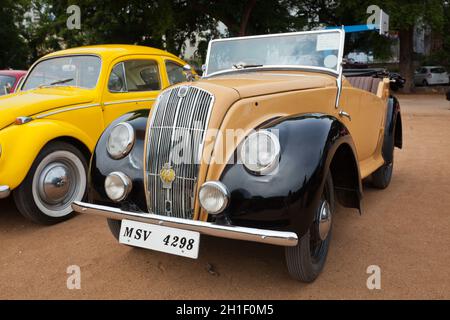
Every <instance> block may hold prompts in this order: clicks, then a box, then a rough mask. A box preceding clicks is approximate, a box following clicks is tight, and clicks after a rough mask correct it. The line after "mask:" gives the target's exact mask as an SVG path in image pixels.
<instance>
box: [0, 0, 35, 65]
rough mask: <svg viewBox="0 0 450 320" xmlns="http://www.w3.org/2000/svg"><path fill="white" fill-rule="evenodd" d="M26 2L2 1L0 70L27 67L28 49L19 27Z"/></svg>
mask: <svg viewBox="0 0 450 320" xmlns="http://www.w3.org/2000/svg"><path fill="white" fill-rule="evenodd" d="M27 2H28V1H22V0H19V1H17V0H16V1H12V0H3V1H2V5H1V8H0V21H1V22H2V23H1V28H0V69H5V68H15V69H24V68H26V67H27V56H28V48H27V45H26V41H25V38H24V37H23V34H22V28H21V25H22V23H23V18H22V17H23V15H24V13H25V11H26V9H27Z"/></svg>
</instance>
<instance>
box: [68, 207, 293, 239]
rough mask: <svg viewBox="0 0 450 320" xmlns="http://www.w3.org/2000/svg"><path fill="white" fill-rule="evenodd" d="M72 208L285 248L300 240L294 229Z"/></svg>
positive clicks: (118, 210)
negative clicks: (248, 226)
mask: <svg viewBox="0 0 450 320" xmlns="http://www.w3.org/2000/svg"><path fill="white" fill-rule="evenodd" d="M72 208H73V210H74V211H76V212H78V213H88V214H95V215H99V216H102V217H105V218H109V219H113V220H132V221H138V222H143V223H149V224H156V225H160V226H166V227H171V228H177V229H183V230H190V231H196V232H200V233H201V234H206V235H209V236H214V237H219V238H227V239H236V240H244V241H252V242H260V243H266V244H273V245H277V246H284V247H293V246H296V245H297V243H298V237H297V235H296V234H295V233H293V232H282V231H272V230H262V229H254V228H245V227H233V226H222V225H217V224H213V223H209V222H203V221H195V220H185V219H180V218H172V217H166V216H159V215H155V214H143V213H135V212H128V211H122V210H120V209H117V208H112V207H106V206H99V205H95V204H88V203H83V202H74V203H73V204H72Z"/></svg>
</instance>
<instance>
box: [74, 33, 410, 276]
mask: <svg viewBox="0 0 450 320" xmlns="http://www.w3.org/2000/svg"><path fill="white" fill-rule="evenodd" d="M344 37H345V34H344V32H343V31H341V30H332V31H315V32H304V33H292V34H282V35H269V36H261V37H245V38H235V39H226V40H215V41H213V42H212V43H211V44H210V48H209V55H208V59H207V67H206V75H204V77H203V79H201V80H199V81H196V82H187V83H183V84H180V85H176V86H173V87H170V88H168V89H166V90H165V91H163V92H162V93H161V94H160V96H159V97H158V100H157V102H156V104H155V107H154V108H153V109H152V110H151V111H149V110H142V111H137V112H133V113H129V114H127V115H125V116H122V117H121V118H119V119H117V120H116V121H115V122H114V123H113V124H112V125H111V126H110V127H109V128H107V129H106V131H105V132H104V133H103V135H102V137H101V138H100V140H99V142H98V144H97V147H96V150H95V152H94V155H93V158H92V160H91V169H90V191H89V203H80V202H77V203H74V204H73V208H74V209H75V210H76V211H77V212H80V213H88V214H89V213H91V214H98V215H102V216H104V217H106V218H108V223H109V226H110V229H111V231H112V232H113V234H114V235H115V237H116V238H117V239H120V242H121V243H128V244H131V245H136V246H142V247H147V248H153V249H155V250H160V251H165V252H169V253H174V254H179V255H183V252H181V253H180V252H174V251H170V250H166V249H164V245H165V246H169V247H170V246H171V245H173V241H172V240H171V238H170V237H169V238H167V237H161V236H160V238H158V237H156V238H154V239H151V236H148V237H147V239H145V240H143V239H140V238H141V237H139V239H137V238H138V235H137V234H133V232H137V230H138V229H139V227H138V226H140V225H141V226H144V227H143V230H140V232H141V233H143V234H144V235H145V226H146V225H148V226H152V227H154V228H167V232H168V234H170V231H171V230H175V231H176V230H186V231H191V232H195V233H199V234H207V235H212V236H217V237H223V238H231V239H239V240H246V241H254V242H260V243H266V244H272V245H278V246H283V247H285V251H286V261H287V266H288V269H289V272H290V274H291V275H292V276H293V277H294V278H296V279H299V280H302V281H305V282H311V281H313V280H314V279H315V278H316V277H317V276H318V275H319V273H320V271H321V270H322V268H323V265H324V263H325V260H326V256H327V252H328V248H329V243H330V239H331V230H332V222H333V214H334V212H335V203H336V202H339V203H340V204H341V205H343V206H344V207H348V208H355V209H357V210H359V211H361V205H360V204H361V198H362V193H363V189H362V180H363V179H365V178H369V177H371V179H372V183H373V185H374V186H375V187H378V188H386V187H387V186H388V185H389V183H390V180H391V176H392V170H393V163H394V147H395V146H397V147H399V148H401V147H402V123H401V115H400V107H399V103H398V101H397V100H396V99H395V98H394V97H393V96H391V95H390V89H389V86H390V81H389V79H387V78H380V77H378V76H377V75H376V74H370V71H367V70H365V71H364V72H365V74H364V75H358V74H353V75H352V76H349V77H346V76H345V75H344V74H343V69H342V54H343V45H344ZM311 43H313V49H315V52H316V53H317V56H318V57H319V58H320V59H322V58H323V59H322V60H323V63H321V62H320V61H319V64H317V59H316V60H315V61H316V62H309V63H307V62H304V61H305V60H303V63H302V62H301V61H300V60H301V59H300V60H295V57H292V56H295V55H298V56H300V57H301V58H303V57H306V56H307V54H306V53H304V52H301V50H303V49H304V48H307V47H308V45H310V44H311ZM258 46H260V47H258ZM282 46H286V47H285V49H286V50H284V51H283V53H279V51H281V50H280V49H279V48H280V47H282ZM289 46H297V47H296V48H300V49H299V50H300V51H299V50H297V49H296V50H290V53H291V55H290V56H289V57H288V58H285V56H284V54H285V52H286V51H287V50H288V51H289V49H290V47H289ZM247 47H248V48H254V49H255V51H256V50H257V49H259V50H258V52H261V51H262V52H264V50H265V51H266V52H264V54H263V55H256V54H254V55H253V56H252V53H251V50H247V49H248V48H247ZM230 48H231V49H230ZM227 50H228V51H227ZM271 50H272V51H271ZM277 50H278V51H277ZM308 50H311V46H310V47H309V48H308ZM268 51H271V52H272V53H271V55H268V54H266V53H268ZM233 54H234V56H233V57H234V58H233V59H234V60H233V59H231V58H229V59H228V56H227V55H229V56H231V55H233ZM309 54H310V53H309ZM224 55H225V57H224ZM247 55H248V56H249V57H248V58H245V57H247ZM262 56H264V57H262ZM266 56H270V57H269V58H266ZM273 57H275V58H273ZM314 58H315V57H314ZM227 59H228V60H229V61H228V60H227ZM258 59H260V60H258ZM264 59H269V60H270V59H272V60H275V61H272V60H271V61H268V62H267V61H266V60H264ZM308 59H309V60H306V61H314V59H310V58H308ZM224 61H226V62H224ZM230 61H231V62H230ZM299 61H300V62H299ZM228 62H230V63H229V64H228ZM222 65H230V68H222V67H220V66H222ZM125 128H127V129H125ZM120 130H122V132H127V133H126V134H125V133H124V134H123V135H120V134H117V133H114V131H117V132H119V131H120ZM230 135H232V136H233V139H227V137H229V136H230ZM186 136H189V137H190V139H186V138H185V137H186ZM117 137H119V138H117ZM252 137H254V138H255V137H256V138H257V139H252ZM122 140H123V141H122ZM114 141H116V142H117V141H118V142H117V143H118V144H119V145H122V146H123V147H121V148H119V149H120V151H122V149H123V152H122V156H121V157H112V156H111V153H110V152H109V151H108V150H109V149H111V148H112V149H114V148H115V142H114ZM230 141H231V142H230ZM261 141H262V142H261ZM260 142H261V144H260V145H261V146H265V147H264V148H262V149H264V150H262V151H261V150H259V147H255V146H254V144H255V145H257V146H259V144H258V143H260ZM180 145H181V148H180ZM252 152H253V154H252ZM249 153H250V155H249V156H250V158H252V159H256V161H254V162H251V161H250V162H249V161H248V159H246V158H245V155H248V154H249ZM255 153H256V154H255ZM175 156H176V157H178V158H181V159H183V160H184V161H178V162H177V161H174V157H175ZM222 159H225V161H221V160H222ZM186 160H187V161H186ZM247 162H248V163H247ZM356 212H358V211H356ZM130 221H131V222H135V223H138V224H137V225H133V224H132V225H131V226H133V227H130V226H128V227H124V225H123V224H124V223H125V222H127V223H129V222H130ZM133 228H134V230H133ZM151 230H152V232H153V233H158V232H159V231H158V230H159V229H158V230H156V231H155V230H154V229H151ZM157 231H158V232H157ZM148 234H150V231H149V233H148ZM126 237H128V238H134V239H133V241H131V242H130V241H128V240H126V239H125V238H126ZM138 240H139V241H142V243H138V242H136V241H138ZM146 240H148V241H160V242H161V241H163V242H164V244H162V247H158V245H153V246H151V245H150V246H147V245H145V243H144V242H145V241H146ZM167 240H171V241H170V242H169V241H167ZM127 241H128V242H127ZM195 241H197V242H198V241H199V240H198V239H197V238H196V239H195V240H194V241H193V243H194V242H195ZM177 246H178V247H177ZM175 247H176V248H177V250H178V249H180V248H179V247H180V245H178V244H177V243H175ZM191 247H192V246H191ZM181 249H183V248H181ZM174 250H175V249H174ZM185 250H186V248H185V247H184V251H185ZM181 251H183V250H181ZM191 257H192V256H191ZM193 257H194V258H195V257H196V255H194V256H193Z"/></svg>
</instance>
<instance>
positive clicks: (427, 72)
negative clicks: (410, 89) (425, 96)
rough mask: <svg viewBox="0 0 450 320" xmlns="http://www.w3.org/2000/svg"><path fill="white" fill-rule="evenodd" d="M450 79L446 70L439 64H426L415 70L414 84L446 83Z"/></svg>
mask: <svg viewBox="0 0 450 320" xmlns="http://www.w3.org/2000/svg"><path fill="white" fill-rule="evenodd" d="M449 82H450V79H449V75H448V73H447V71H446V70H445V68H444V67H441V66H427V67H421V68H419V69H417V70H416V72H415V74H414V84H415V85H416V86H417V85H419V86H430V85H436V84H440V85H447V84H449Z"/></svg>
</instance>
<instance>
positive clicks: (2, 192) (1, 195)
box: [0, 186, 11, 199]
mask: <svg viewBox="0 0 450 320" xmlns="http://www.w3.org/2000/svg"><path fill="white" fill-rule="evenodd" d="M10 194H11V189H10V188H9V186H0V199H5V198H8V197H9V195H10Z"/></svg>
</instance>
